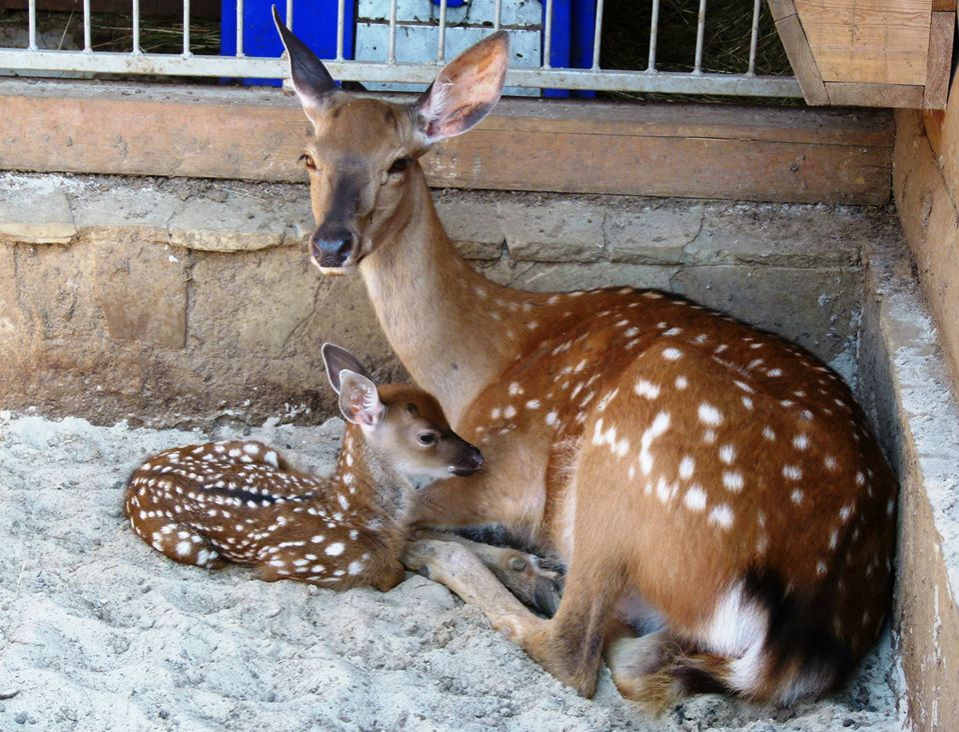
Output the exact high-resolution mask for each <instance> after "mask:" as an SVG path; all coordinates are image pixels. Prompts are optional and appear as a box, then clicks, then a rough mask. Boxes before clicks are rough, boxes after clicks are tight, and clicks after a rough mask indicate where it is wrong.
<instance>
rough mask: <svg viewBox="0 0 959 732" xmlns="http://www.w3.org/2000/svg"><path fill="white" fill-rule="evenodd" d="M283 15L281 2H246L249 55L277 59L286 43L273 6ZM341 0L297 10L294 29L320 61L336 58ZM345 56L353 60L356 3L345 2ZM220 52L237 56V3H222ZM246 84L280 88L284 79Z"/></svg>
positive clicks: (313, 2)
mask: <svg viewBox="0 0 959 732" xmlns="http://www.w3.org/2000/svg"><path fill="white" fill-rule="evenodd" d="M274 3H275V4H276V6H277V10H279V11H280V15H281V16H285V15H286V3H285V2H282V1H280V0H245V2H244V3H243V52H244V53H245V54H246V55H247V56H265V57H270V58H276V57H278V56H280V55H282V53H283V44H282V42H281V41H280V37H279V34H277V32H276V28H275V27H274V26H273V11H272V10H271V8H272V6H273V4H274ZM337 7H338V2H337V0H308V1H307V2H298V3H295V4H294V7H293V30H294V32H295V33H296V35H297V36H298V37H299V38H300V39H301V40H302V41H303V42H304V43H306V44H307V45H308V46H309V47H310V48H311V49H313V52H314V53H316V55H317V56H319V57H320V58H326V59H331V58H335V57H336V14H337ZM344 26H345V27H344V29H343V56H344V58H348V59H351V58H353V41H354V36H355V33H356V0H346V2H345V3H344ZM220 32H221V35H220V53H221V54H223V55H224V56H233V55H235V54H236V0H222V4H221V15H220ZM243 83H244V84H252V85H269V86H279V85H280V84H281V80H280V79H244V80H243Z"/></svg>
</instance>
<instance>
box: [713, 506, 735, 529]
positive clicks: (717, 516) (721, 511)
mask: <svg viewBox="0 0 959 732" xmlns="http://www.w3.org/2000/svg"><path fill="white" fill-rule="evenodd" d="M709 523H711V524H716V525H717V526H719V527H721V528H723V529H729V528H731V527H732V525H733V510H732V509H731V508H730V507H729V505H728V504H725V503H721V504H719V505H718V506H716V508H714V509H713V510H712V511H710V512H709Z"/></svg>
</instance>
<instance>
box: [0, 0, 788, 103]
mask: <svg viewBox="0 0 959 732" xmlns="http://www.w3.org/2000/svg"><path fill="white" fill-rule="evenodd" d="M317 1H318V0H298V2H297V3H294V2H293V0H285V3H286V8H285V9H286V18H288V19H289V20H288V25H289V26H290V27H291V28H293V29H294V30H295V23H294V22H293V20H294V19H295V10H296V8H295V7H294V6H295V5H300V4H301V3H307V2H317ZM383 1H384V2H386V1H387V0H383ZM388 1H389V17H388V43H387V48H386V49H385V53H384V54H383V56H384V57H383V58H381V59H377V60H351V59H347V58H345V57H344V38H345V34H346V33H347V32H348V31H347V28H348V24H349V23H352V22H353V19H352V18H346V13H345V0H336V2H337V42H336V55H335V57H334V58H331V59H329V60H328V61H327V66H328V68H329V70H330V72H331V73H332V75H333V76H334V77H335V78H338V79H341V80H354V81H360V82H374V83H376V82H380V83H382V82H389V83H428V82H430V81H431V80H432V79H433V77H434V75H435V74H436V67H437V64H440V63H442V61H443V60H444V59H447V58H448V57H450V56H452V55H454V53H451V52H450V48H449V44H448V43H447V35H448V30H449V29H450V27H451V26H450V23H449V17H450V11H451V10H452V8H448V1H447V0H438V4H437V5H436V8H435V13H434V17H432V18H431V19H430V22H431V24H432V25H435V27H436V30H437V33H436V37H437V40H436V52H435V57H434V58H432V59H429V60H425V61H419V62H416V63H411V62H401V61H398V60H397V58H398V56H399V55H401V54H398V46H397V41H398V39H397V27H398V25H399V24H398V22H397V9H398V5H399V4H400V3H402V2H405V1H406V0H388ZM473 1H474V2H477V1H478V0H473ZM487 1H488V2H491V3H493V7H492V10H491V13H492V18H491V24H490V27H491V28H495V29H500V28H504V29H505V30H507V31H508V32H510V33H513V32H514V31H515V28H513V27H510V26H509V25H508V24H504V23H503V17H504V16H503V11H504V8H503V6H504V2H503V0H487ZM725 1H727V2H731V1H732V0H725ZM740 1H745V2H748V1H749V0H740ZM278 2H283V0H278ZM508 2H510V0H507V3H508ZM649 2H651V22H650V28H649V36H648V48H649V53H648V62H647V66H646V68H645V69H644V70H639V71H636V70H624V69H608V68H602V67H601V66H600V57H601V51H602V48H601V44H602V30H603V13H604V0H596V3H595V19H596V24H595V36H594V38H593V58H592V65H591V68H554V67H552V66H551V65H550V63H549V59H550V58H551V53H550V51H551V48H550V43H551V38H552V24H553V21H554V7H555V0H545V7H543V8H542V11H541V12H542V26H543V27H542V49H541V51H542V54H541V60H539V59H537V61H538V65H535V66H533V67H527V68H517V67H512V68H511V69H510V71H509V74H508V76H507V85H508V86H510V87H518V88H529V89H540V88H555V89H569V90H595V91H609V92H632V93H668V94H708V95H733V96H767V97H801V96H802V95H801V92H800V90H799V85H798V83H797V82H796V80H795V79H794V78H792V77H787V76H765V75H759V74H757V73H756V49H757V42H758V32H759V19H760V12H761V10H762V0H753V9H752V30H751V35H750V38H749V60H748V63H747V66H746V68H744V69H743V70H742V71H741V72H739V73H710V72H704V71H703V39H704V31H705V28H706V24H707V22H708V21H709V13H708V10H707V0H699V12H698V18H697V23H696V29H695V30H696V46H695V58H694V62H693V66H692V70H691V71H689V72H677V71H662V70H659V69H657V45H658V44H657V41H658V38H657V32H658V29H659V15H660V4H661V3H660V0H649ZM301 7H302V5H301ZM27 10H28V13H27V14H28V19H27V20H28V44H27V47H26V48H5V47H0V70H5V71H6V72H7V73H13V74H15V75H23V76H29V75H31V74H37V73H42V72H80V73H87V74H111V75H115V74H121V75H126V74H130V75H151V76H168V77H212V78H215V77H230V78H275V77H282V76H284V75H285V72H286V69H285V62H283V61H282V60H280V59H276V58H263V57H258V56H248V55H246V54H245V53H244V50H243V49H244V38H243V17H244V16H243V11H244V3H243V0H237V1H236V14H237V23H236V48H237V53H236V55H234V56H222V55H220V56H209V55H196V54H194V53H192V52H191V49H190V0H183V29H184V30H183V45H182V51H181V52H180V53H144V52H142V51H141V50H140V3H139V0H131V10H132V33H133V42H132V49H131V50H130V51H129V52H114V51H94V50H93V47H92V44H91V27H92V26H91V23H92V20H91V17H92V16H91V12H90V0H83V38H84V45H83V48H82V49H80V50H47V49H41V48H39V46H38V44H37V0H28V8H27ZM350 32H352V29H350Z"/></svg>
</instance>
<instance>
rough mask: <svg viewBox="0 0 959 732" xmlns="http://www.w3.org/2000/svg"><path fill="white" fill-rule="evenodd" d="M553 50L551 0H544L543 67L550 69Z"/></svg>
mask: <svg viewBox="0 0 959 732" xmlns="http://www.w3.org/2000/svg"><path fill="white" fill-rule="evenodd" d="M552 52H553V0H546V20H545V22H544V23H543V68H544V69H550V68H552V64H551V63H550V54H552Z"/></svg>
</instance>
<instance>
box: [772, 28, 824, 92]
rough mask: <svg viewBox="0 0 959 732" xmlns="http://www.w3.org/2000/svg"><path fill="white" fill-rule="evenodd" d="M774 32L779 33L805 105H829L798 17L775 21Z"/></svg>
mask: <svg viewBox="0 0 959 732" xmlns="http://www.w3.org/2000/svg"><path fill="white" fill-rule="evenodd" d="M776 30H777V31H778V32H779V38H780V40H782V42H783V47H784V48H785V49H786V56H787V57H788V58H789V65H790V66H792V70H793V73H794V74H795V75H796V79H797V80H798V81H799V88H800V89H802V94H803V98H804V99H805V100H806V103H807V104H812V105H821V104H829V96H828V95H827V94H826V87H825V86H823V83H822V77H821V76H820V74H819V68H818V67H817V66H816V59H815V58H813V55H812V50H811V49H810V48H809V42H808V41H807V40H806V34H805V33H803V29H802V25H801V24H800V22H799V17H798V16H796V15H790V16H788V17H786V18H783V19H781V20H777V21H776Z"/></svg>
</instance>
